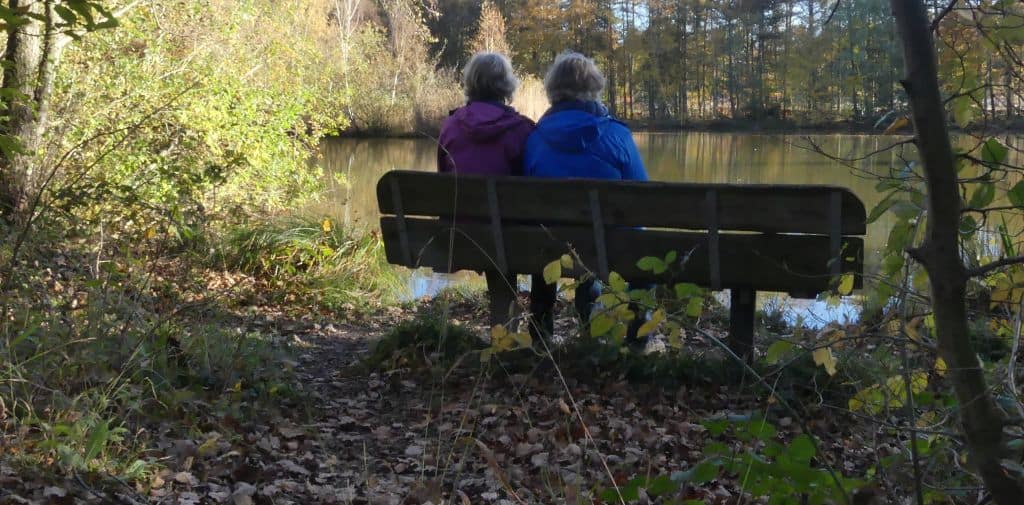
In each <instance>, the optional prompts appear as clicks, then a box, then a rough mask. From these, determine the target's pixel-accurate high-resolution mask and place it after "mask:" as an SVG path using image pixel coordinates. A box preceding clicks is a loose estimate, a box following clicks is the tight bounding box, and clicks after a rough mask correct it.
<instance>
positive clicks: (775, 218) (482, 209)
mask: <svg viewBox="0 0 1024 505" xmlns="http://www.w3.org/2000/svg"><path fill="white" fill-rule="evenodd" d="M488 179H493V180H495V183H496V184H497V188H498V193H499V195H500V202H499V204H500V207H501V212H502V219H503V220H504V221H505V222H510V221H517V220H518V221H526V222H544V223H548V224H552V225H555V224H587V225H590V223H592V222H593V217H592V216H591V212H590V196H589V195H590V191H591V190H597V191H598V192H599V194H600V199H601V211H602V221H603V222H604V225H605V226H607V227H609V228H611V227H627V226H647V227H652V228H677V229H688V230H703V229H706V226H707V216H706V215H705V214H706V206H705V198H706V196H707V191H708V190H709V189H714V190H715V192H716V195H717V200H718V202H717V203H718V225H719V229H720V230H721V231H760V232H768V233H814V234H821V235H828V234H829V233H830V232H831V231H832V225H833V222H832V208H831V205H830V203H831V201H830V195H831V194H832V193H833V192H839V194H840V195H841V201H840V203H841V207H842V212H841V216H842V223H841V224H842V227H841V228H842V233H843V234H844V235H863V234H864V233H865V229H866V228H865V219H866V212H865V210H864V205H863V203H861V201H860V200H859V199H858V198H857V197H856V196H855V195H854V194H853V193H851V192H850V191H849V190H847V189H845V188H840V187H834V186H810V185H808V186H801V185H735V184H685V183H667V182H629V181H603V180H591V179H546V178H533V177H499V178H486V177H477V176H458V177H456V176H454V175H452V174H436V173H429V172H412V171H393V172H389V173H387V174H385V175H384V177H383V178H381V180H380V182H379V183H378V185H377V196H378V202H379V204H380V210H381V213H382V214H395V213H396V212H395V211H396V208H395V206H394V199H393V198H392V194H391V193H392V191H393V189H392V182H391V181H392V180H397V184H398V187H399V188H400V191H401V194H402V205H403V207H404V208H403V209H402V210H404V212H405V215H406V216H444V217H452V216H461V217H464V218H469V219H488V218H489V217H490V215H489V205H488V201H487V195H488V192H487V187H486V185H487V180H488Z"/></svg>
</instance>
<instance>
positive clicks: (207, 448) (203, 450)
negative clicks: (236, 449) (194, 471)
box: [196, 433, 220, 456]
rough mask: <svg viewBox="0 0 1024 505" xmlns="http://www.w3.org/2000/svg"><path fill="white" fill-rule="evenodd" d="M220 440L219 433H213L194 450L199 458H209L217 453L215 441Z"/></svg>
mask: <svg viewBox="0 0 1024 505" xmlns="http://www.w3.org/2000/svg"><path fill="white" fill-rule="evenodd" d="M218 440H220V433H214V434H213V436H212V437H210V439H209V440H207V441H206V442H203V444H202V445H200V446H199V448H198V449H196V452H197V453H199V455H200V456H209V455H210V454H213V453H214V452H216V451H217V441H218Z"/></svg>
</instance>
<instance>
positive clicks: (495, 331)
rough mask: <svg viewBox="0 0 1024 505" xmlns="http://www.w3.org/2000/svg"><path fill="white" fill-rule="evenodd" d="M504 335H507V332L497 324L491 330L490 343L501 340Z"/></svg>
mask: <svg viewBox="0 0 1024 505" xmlns="http://www.w3.org/2000/svg"><path fill="white" fill-rule="evenodd" d="M505 335H508V330H506V329H505V327H504V326H502V325H500V324H499V325H495V326H494V328H491V340H492V341H494V340H501V338H502V337H504V336H505Z"/></svg>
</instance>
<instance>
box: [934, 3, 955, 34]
mask: <svg viewBox="0 0 1024 505" xmlns="http://www.w3.org/2000/svg"><path fill="white" fill-rule="evenodd" d="M959 1H960V0H949V3H948V4H946V6H945V7H944V8H943V9H942V10H941V11H940V12H939V13H938V14H937V15H936V16H935V19H933V20H932V25H931V31H933V32H934V31H936V30H938V29H939V23H942V20H943V19H944V18H945V17H946V15H948V14H949V13H950V12H953V7H956V4H957V2H959Z"/></svg>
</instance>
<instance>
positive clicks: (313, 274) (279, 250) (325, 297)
mask: <svg viewBox="0 0 1024 505" xmlns="http://www.w3.org/2000/svg"><path fill="white" fill-rule="evenodd" d="M220 259H221V261H222V262H223V264H224V266H226V267H227V268H230V269H237V270H240V271H242V272H245V273H248V274H252V275H255V276H257V277H260V278H262V279H265V280H269V281H272V282H273V283H274V285H276V286H280V287H283V288H284V291H286V292H290V293H293V294H294V293H304V294H306V295H309V296H305V297H303V298H304V299H306V300H316V301H317V303H319V304H322V305H323V306H324V307H327V308H331V309H337V308H340V307H342V306H345V305H350V306H353V307H356V308H369V307H380V306H381V305H384V304H387V303H393V302H396V301H397V300H398V298H399V296H400V295H401V293H402V290H403V288H404V286H405V282H404V278H403V277H402V276H401V274H399V273H398V272H397V271H396V270H395V269H393V268H391V267H390V266H389V265H388V262H387V258H386V257H385V255H384V243H383V242H382V241H381V238H380V236H379V235H377V234H376V233H353V232H351V231H350V230H343V229H341V228H338V227H336V226H334V223H333V221H331V220H330V219H326V218H325V219H322V220H315V219H312V218H299V217H294V218H287V219H282V220H277V221H271V222H268V223H261V224H255V225H250V226H240V227H237V228H235V229H233V230H231V231H230V232H228V233H227V237H226V239H225V240H224V242H223V246H222V248H221V250H220Z"/></svg>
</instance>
